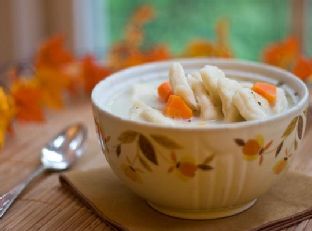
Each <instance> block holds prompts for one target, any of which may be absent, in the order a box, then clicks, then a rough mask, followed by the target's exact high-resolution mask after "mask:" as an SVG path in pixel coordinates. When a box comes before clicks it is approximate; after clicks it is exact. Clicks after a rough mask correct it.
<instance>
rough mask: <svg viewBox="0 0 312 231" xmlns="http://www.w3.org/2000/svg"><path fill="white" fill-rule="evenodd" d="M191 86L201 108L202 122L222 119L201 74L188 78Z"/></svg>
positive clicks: (196, 73) (193, 74) (194, 74)
mask: <svg viewBox="0 0 312 231" xmlns="http://www.w3.org/2000/svg"><path fill="white" fill-rule="evenodd" d="M187 80H188V83H189V85H190V86H191V87H192V90H193V92H194V95H195V98H196V100H197V102H198V106H199V108H200V117H201V119H202V120H216V119H218V118H219V117H220V110H219V109H218V108H217V107H215V106H214V105H213V103H212V100H211V98H210V96H209V95H208V94H207V92H206V89H205V87H204V85H203V83H202V81H201V76H200V73H199V72H194V73H192V75H188V76H187Z"/></svg>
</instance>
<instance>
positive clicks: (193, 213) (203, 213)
mask: <svg viewBox="0 0 312 231" xmlns="http://www.w3.org/2000/svg"><path fill="white" fill-rule="evenodd" d="M256 200H257V199H254V200H252V201H249V202H247V203H245V204H241V205H237V206H233V207H228V208H222V209H217V210H188V209H175V208H168V207H163V206H158V205H155V204H153V203H151V202H149V201H147V203H148V204H149V205H150V206H151V207H152V208H154V209H155V210H157V211H158V212H161V213H164V214H166V215H169V216H172V217H178V218H183V219H192V220H204V219H216V218H222V217H228V216H232V215H235V214H237V213H240V212H243V211H245V210H246V209H249V208H250V207H251V206H253V205H254V204H255V202H256Z"/></svg>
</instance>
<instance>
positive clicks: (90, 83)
mask: <svg viewBox="0 0 312 231" xmlns="http://www.w3.org/2000/svg"><path fill="white" fill-rule="evenodd" d="M110 73H111V72H110V71H109V70H108V69H106V68H105V67H103V66H100V65H99V64H97V63H96V61H95V58H94V57H92V56H90V55H88V56H86V57H84V58H83V60H82V78H83V84H84V90H85V92H87V93H90V92H91V91H92V89H93V88H94V86H95V85H96V84H97V83H98V82H99V81H101V80H102V79H103V78H105V77H106V76H108V75H109V74H110Z"/></svg>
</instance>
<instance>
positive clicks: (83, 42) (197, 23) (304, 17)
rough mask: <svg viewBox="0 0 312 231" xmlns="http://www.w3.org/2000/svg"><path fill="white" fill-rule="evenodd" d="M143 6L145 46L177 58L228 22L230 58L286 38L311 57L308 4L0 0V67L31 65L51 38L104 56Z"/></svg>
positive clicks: (275, 0) (287, 0)
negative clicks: (149, 10)
mask: <svg viewBox="0 0 312 231" xmlns="http://www.w3.org/2000/svg"><path fill="white" fill-rule="evenodd" d="M142 4H148V5H150V6H152V7H153V9H154V12H155V13H154V16H153V20H150V21H149V22H147V24H146V25H145V26H144V33H145V35H144V42H143V44H142V46H143V47H146V48H148V47H151V46H153V44H155V43H157V44H159V43H161V44H162V43H163V44H166V45H167V46H168V47H169V49H170V52H172V53H173V54H174V55H177V54H180V53H181V52H183V49H184V47H185V46H186V44H188V43H189V42H191V41H192V40H194V39H208V40H215V39H216V38H215V36H216V24H217V22H218V21H219V20H226V21H227V24H228V40H229V41H228V42H229V43H230V44H231V48H232V50H233V53H234V56H235V57H238V58H243V59H251V60H260V56H261V51H262V50H263V49H264V48H265V47H266V46H267V45H268V44H269V43H271V42H274V41H279V40H282V39H283V38H285V37H287V36H288V35H289V34H292V35H295V36H296V37H297V38H298V39H299V41H300V44H301V50H302V51H303V52H304V54H305V55H307V56H311V55H312V44H311V41H312V14H310V13H309V12H311V10H312V0H253V1H250V0H231V1H227V0H196V1H189V0H171V1H167V0H149V1H148V0H145V1H144V0H131V1H126V0H91V1H86V0H66V1H62V0H53V1H52V0H10V1H8V0H0V66H2V65H6V64H8V63H14V62H20V61H25V60H30V59H31V58H32V56H33V54H34V53H35V51H36V49H37V47H38V45H39V44H40V43H41V42H42V41H44V40H45V39H47V38H49V37H50V36H52V35H54V34H62V35H63V36H64V38H65V44H66V46H67V47H68V48H69V49H70V50H71V51H72V52H74V54H76V55H78V56H82V55H84V54H86V53H92V54H95V55H96V56H97V57H98V58H105V55H106V54H107V51H108V49H109V47H110V46H111V45H112V44H113V43H115V42H116V41H119V40H121V39H122V37H123V36H124V35H123V33H124V31H125V27H126V24H127V22H128V20H129V17H130V16H131V14H132V13H133V12H134V10H135V9H136V8H137V7H138V6H140V5H142Z"/></svg>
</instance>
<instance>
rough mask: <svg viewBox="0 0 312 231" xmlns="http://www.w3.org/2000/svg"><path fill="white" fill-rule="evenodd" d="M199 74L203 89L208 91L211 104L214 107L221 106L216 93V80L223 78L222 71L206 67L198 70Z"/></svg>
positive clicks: (213, 67)
mask: <svg viewBox="0 0 312 231" xmlns="http://www.w3.org/2000/svg"><path fill="white" fill-rule="evenodd" d="M200 74H201V77H202V80H203V83H204V87H205V88H206V90H207V91H208V93H209V95H210V97H211V99H212V102H213V104H214V105H215V106H218V105H220V104H221V99H220V96H219V93H218V80H219V79H221V78H225V74H224V72H223V71H222V70H220V69H219V68H218V67H215V66H209V65H206V66H205V67H204V68H202V69H201V70H200Z"/></svg>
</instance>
